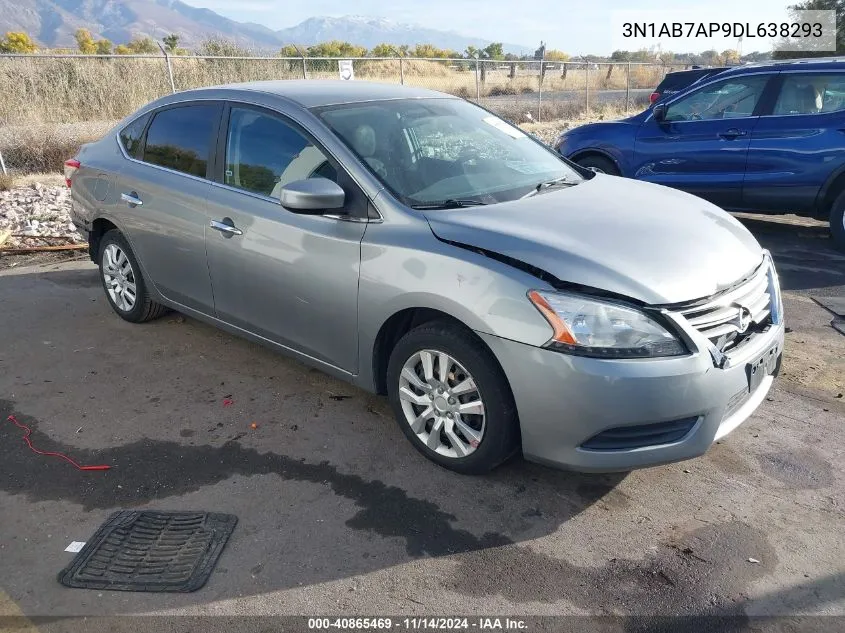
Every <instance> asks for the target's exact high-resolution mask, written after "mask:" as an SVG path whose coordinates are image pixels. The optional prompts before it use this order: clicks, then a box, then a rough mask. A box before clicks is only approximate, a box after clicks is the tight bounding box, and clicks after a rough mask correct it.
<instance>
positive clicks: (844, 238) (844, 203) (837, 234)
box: [830, 191, 845, 252]
mask: <svg viewBox="0 0 845 633" xmlns="http://www.w3.org/2000/svg"><path fill="white" fill-rule="evenodd" d="M830 237H831V239H833V245H834V247H835V248H836V249H837V250H840V251H843V252H845V191H843V192H842V193H840V194H839V196H838V197H837V198H836V200H834V201H833V204H832V205H831V207H830Z"/></svg>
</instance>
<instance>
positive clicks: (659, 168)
mask: <svg viewBox="0 0 845 633" xmlns="http://www.w3.org/2000/svg"><path fill="white" fill-rule="evenodd" d="M767 81H768V75H749V76H744V77H735V78H730V79H724V80H722V81H716V82H714V83H712V84H709V85H706V86H704V87H703V88H700V89H698V90H696V91H694V92H692V93H690V94H687V95H685V96H682V97H680V98H678V99H676V100H674V101H671V102H669V103H668V104H667V105H666V115H665V118H664V120H663V121H661V122H658V121H656V120H655V119H654V117H653V116H652V117H649V118H648V119H646V121H645V122H644V123H643V124H642V126H641V127H640V129H639V131H638V133H637V140H636V144H635V148H634V174H633V175H634V177H635V178H638V179H640V180H647V181H649V182H655V183H658V184H661V185H667V186H669V187H675V188H677V189H682V190H683V191H687V192H689V193H692V194H695V195H697V196H700V197H702V198H705V199H706V200H710V201H711V202H713V203H715V204H718V205H720V206H724V207H727V208H732V207H735V206H738V205H739V204H741V200H742V182H743V179H744V178H745V165H746V161H747V158H748V146H749V141H750V139H751V134H752V132H753V130H754V126H755V125H756V124H757V121H758V119H759V117H758V116H757V115H756V108H757V104H758V103H759V102H760V97H761V96H762V94H763V90H764V88H765V86H766V83H767Z"/></svg>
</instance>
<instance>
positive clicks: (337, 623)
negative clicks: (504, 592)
mask: <svg viewBox="0 0 845 633" xmlns="http://www.w3.org/2000/svg"><path fill="white" fill-rule="evenodd" d="M308 628H309V629H312V630H330V629H340V630H343V629H345V630H353V631H360V630H374V631H376V630H383V631H388V630H400V631H427V630H430V631H468V630H473V629H476V630H480V631H525V630H527V628H528V625H527V624H526V622H525V621H524V620H519V619H516V618H501V617H490V618H486V617H476V618H465V617H455V618H440V617H413V618H378V617H375V618H365V617H357V618H356V617H353V618H308Z"/></svg>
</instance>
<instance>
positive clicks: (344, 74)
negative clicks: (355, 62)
mask: <svg viewBox="0 0 845 633" xmlns="http://www.w3.org/2000/svg"><path fill="white" fill-rule="evenodd" d="M337 69H338V70H339V71H340V78H341V79H343V80H344V81H351V80H353V79H355V70H354V69H353V68H352V60H351V59H339V60H338V61H337Z"/></svg>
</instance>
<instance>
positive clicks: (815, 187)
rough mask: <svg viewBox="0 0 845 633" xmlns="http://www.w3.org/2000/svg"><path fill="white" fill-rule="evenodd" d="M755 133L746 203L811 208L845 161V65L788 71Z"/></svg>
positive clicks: (763, 207)
mask: <svg viewBox="0 0 845 633" xmlns="http://www.w3.org/2000/svg"><path fill="white" fill-rule="evenodd" d="M777 83H778V85H777V90H776V91H775V93H774V95H773V98H772V100H771V103H770V105H769V107H768V108H767V111H765V112H764V113H763V116H761V117H760V120H759V122H758V124H757V125H756V127H755V128H754V131H753V133H752V135H751V144H750V147H749V152H748V167H747V170H746V176H745V183H744V186H743V202H744V206H745V207H746V208H748V209H759V210H765V211H791V212H799V213H800V212H807V211H810V210H811V209H812V208H813V206H814V204H815V201H816V198H817V196H818V194H819V191H820V190H821V188H822V186H823V185H824V183H825V182H826V181H827V179H828V177H829V176H830V175H831V174H832V173H833V172H835V171H836V170H838V169H840V168H841V167H842V166H843V165H845V71H835V72H831V71H826V72H825V71H817V72H808V71H804V72H800V71H785V72H782V73H781V74H780V76H779V77H778V82H777Z"/></svg>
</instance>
